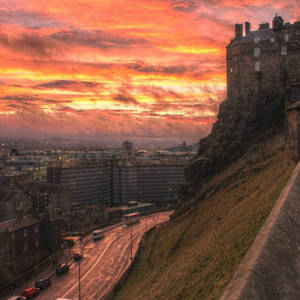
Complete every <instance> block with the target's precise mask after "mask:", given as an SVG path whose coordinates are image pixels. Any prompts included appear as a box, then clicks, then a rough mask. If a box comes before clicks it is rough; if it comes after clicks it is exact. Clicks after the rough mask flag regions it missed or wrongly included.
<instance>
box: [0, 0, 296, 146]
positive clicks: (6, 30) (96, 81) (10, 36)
mask: <svg viewBox="0 0 300 300" xmlns="http://www.w3.org/2000/svg"><path fill="white" fill-rule="evenodd" d="M297 2H298V1H297V0H289V1H268V0H259V1H254V0H240V1H239V0H220V1H217V0H204V1H197V0H135V1H133V0H126V1H125V0H48V1H44V0H23V1H22V0H0V137H28V138H38V139H43V138H53V137H65V138H72V139H87V140H93V141H123V140H125V139H126V140H132V141H136V142H140V141H143V142H145V141H149V142H152V141H155V142H162V143H174V144H176V143H181V142H183V141H186V142H187V143H195V142H197V141H198V140H199V138H200V137H203V136H205V135H207V134H208V133H209V131H210V129H211V126H212V124H213V122H214V121H215V120H216V115H217V113H218V107H219V103H220V102H221V101H222V100H224V99H225V98H226V61H225V56H226V51H225V47H226V45H227V44H228V43H229V41H230V39H231V38H233V36H234V24H235V23H241V22H245V21H250V22H251V26H252V27H251V29H252V30H256V29H257V27H258V24H259V23H263V22H271V21H272V18H273V17H274V15H275V13H276V12H277V13H278V14H279V15H281V16H282V17H283V18H284V19H285V21H290V22H294V21H297V20H300V9H299V3H297Z"/></svg>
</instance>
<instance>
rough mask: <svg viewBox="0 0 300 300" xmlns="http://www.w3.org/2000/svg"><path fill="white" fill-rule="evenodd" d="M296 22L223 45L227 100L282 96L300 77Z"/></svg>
mask: <svg viewBox="0 0 300 300" xmlns="http://www.w3.org/2000/svg"><path fill="white" fill-rule="evenodd" d="M299 50H300V22H296V23H294V24H286V25H284V26H283V27H282V28H281V29H280V30H279V31H276V32H275V31H273V30H272V29H269V28H264V29H260V30H257V31H252V32H249V33H248V34H247V35H246V36H244V37H242V38H239V39H234V40H232V41H231V43H230V44H229V45H228V46H227V93H228V98H233V99H236V100H238V99H240V98H242V99H249V98H251V97H252V96H254V95H255V94H257V93H267V94H272V93H274V92H276V93H278V92H279V93H283V92H284V88H285V86H286V85H288V84H289V83H294V82H296V81H297V78H300V53H299Z"/></svg>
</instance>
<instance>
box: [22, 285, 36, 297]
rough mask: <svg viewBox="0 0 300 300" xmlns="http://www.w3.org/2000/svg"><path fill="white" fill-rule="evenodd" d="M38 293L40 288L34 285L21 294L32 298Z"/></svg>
mask: <svg viewBox="0 0 300 300" xmlns="http://www.w3.org/2000/svg"><path fill="white" fill-rule="evenodd" d="M39 293H40V289H39V288H36V287H29V288H27V289H25V290H23V291H22V293H21V295H22V296H23V297H25V298H26V299H32V298H33V297H35V296H37V295H38V294H39Z"/></svg>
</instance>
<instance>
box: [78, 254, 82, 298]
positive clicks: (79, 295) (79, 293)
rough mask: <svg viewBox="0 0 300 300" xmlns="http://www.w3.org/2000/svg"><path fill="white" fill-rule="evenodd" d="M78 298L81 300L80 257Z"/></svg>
mask: <svg viewBox="0 0 300 300" xmlns="http://www.w3.org/2000/svg"><path fill="white" fill-rule="evenodd" d="M78 299H79V300H81V285H80V259H79V260H78Z"/></svg>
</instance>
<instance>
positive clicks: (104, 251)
mask: <svg viewBox="0 0 300 300" xmlns="http://www.w3.org/2000/svg"><path fill="white" fill-rule="evenodd" d="M141 225H143V224H142V223H139V224H138V225H137V226H136V227H140V226H141ZM127 228H129V227H127ZM126 233H127V231H125V232H124V233H123V234H122V235H120V236H118V237H116V238H114V239H113V240H111V242H110V243H109V244H108V245H107V246H106V247H105V249H104V250H103V252H102V254H101V255H100V256H99V258H98V259H97V261H96V262H95V263H94V265H93V266H92V267H91V268H90V269H89V271H88V272H87V273H86V274H85V275H84V276H83V277H82V278H81V280H80V281H83V280H84V279H85V278H86V277H87V276H88V275H89V274H90V272H91V271H92V270H93V269H94V268H95V267H96V265H97V264H98V263H99V261H100V260H101V258H102V257H103V255H104V254H105V253H106V251H107V249H108V248H109V247H110V245H111V244H112V243H113V242H114V241H116V240H117V239H119V238H120V237H121V236H123V235H125V234H126ZM138 235H140V233H139V234H138ZM77 286H78V283H76V284H74V286H73V287H71V288H70V289H69V290H68V291H67V292H66V293H65V294H64V295H63V296H62V298H64V297H66V296H67V295H68V294H69V293H71V292H72V291H73V290H74V289H75V288H76V287H77ZM105 290H106V289H105Z"/></svg>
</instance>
